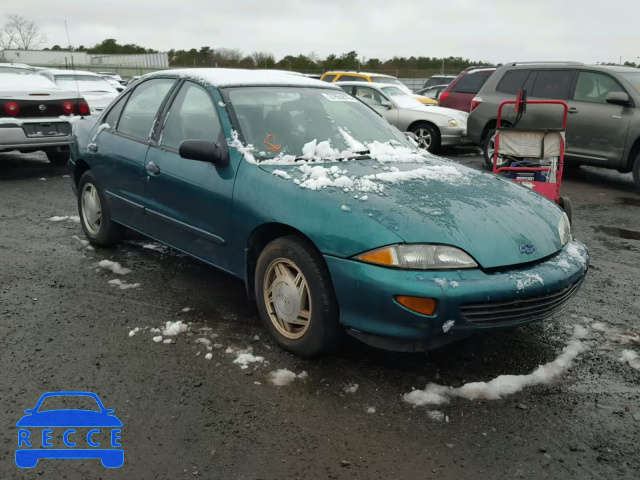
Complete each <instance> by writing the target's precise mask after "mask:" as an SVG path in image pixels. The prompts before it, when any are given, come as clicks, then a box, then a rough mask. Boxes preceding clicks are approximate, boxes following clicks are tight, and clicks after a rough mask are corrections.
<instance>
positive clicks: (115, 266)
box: [97, 260, 131, 275]
mask: <svg viewBox="0 0 640 480" xmlns="http://www.w3.org/2000/svg"><path fill="white" fill-rule="evenodd" d="M97 266H98V267H100V268H104V269H106V270H111V271H112V272H113V273H115V274H116V275H127V274H129V273H131V269H129V268H124V267H123V266H122V265H120V264H119V263H118V262H112V261H111V260H100V261H99V262H98V263H97Z"/></svg>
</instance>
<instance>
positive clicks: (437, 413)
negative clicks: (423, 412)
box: [427, 410, 444, 422]
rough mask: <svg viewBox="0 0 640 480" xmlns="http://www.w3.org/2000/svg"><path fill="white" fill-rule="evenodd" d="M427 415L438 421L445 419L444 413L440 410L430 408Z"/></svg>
mask: <svg viewBox="0 0 640 480" xmlns="http://www.w3.org/2000/svg"><path fill="white" fill-rule="evenodd" d="M427 415H428V416H429V418H430V419H431V420H435V421H436V422H441V421H443V420H444V413H442V412H441V411H439V410H429V411H428V412H427Z"/></svg>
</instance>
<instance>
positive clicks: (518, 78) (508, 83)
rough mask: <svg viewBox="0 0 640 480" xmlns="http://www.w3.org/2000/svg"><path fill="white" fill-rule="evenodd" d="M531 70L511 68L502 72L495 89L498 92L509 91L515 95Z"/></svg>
mask: <svg viewBox="0 0 640 480" xmlns="http://www.w3.org/2000/svg"><path fill="white" fill-rule="evenodd" d="M530 72H531V70H511V71H509V72H507V73H505V74H504V77H502V80H500V83H499V84H498V88H497V90H498V91H499V92H500V93H510V94H513V95H515V94H516V93H518V90H521V89H522V87H523V86H524V82H525V81H526V80H527V77H528V76H529V73H530Z"/></svg>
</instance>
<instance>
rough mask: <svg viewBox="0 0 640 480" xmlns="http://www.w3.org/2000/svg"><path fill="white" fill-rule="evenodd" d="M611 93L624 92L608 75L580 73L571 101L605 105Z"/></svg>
mask: <svg viewBox="0 0 640 480" xmlns="http://www.w3.org/2000/svg"><path fill="white" fill-rule="evenodd" d="M611 92H624V93H626V92H625V90H624V89H623V88H622V87H621V86H620V84H619V83H618V82H617V81H615V80H614V79H613V78H611V77H610V76H609V75H605V74H603V73H596V72H580V73H579V74H578V82H577V83H576V90H575V92H574V94H573V99H574V100H578V101H580V102H590V103H603V104H605V103H607V102H606V100H605V99H606V98H607V95H608V94H609V93H611Z"/></svg>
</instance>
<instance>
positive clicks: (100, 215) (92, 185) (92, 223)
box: [78, 170, 124, 247]
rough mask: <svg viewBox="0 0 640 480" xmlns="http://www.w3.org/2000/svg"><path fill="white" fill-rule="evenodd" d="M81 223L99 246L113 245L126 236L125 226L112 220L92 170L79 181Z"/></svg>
mask: <svg viewBox="0 0 640 480" xmlns="http://www.w3.org/2000/svg"><path fill="white" fill-rule="evenodd" d="M78 212H79V213H80V224H81V225H82V230H83V231H84V234H85V235H86V237H87V239H89V242H90V243H91V244H93V245H97V246H99V247H113V246H115V245H116V244H117V243H118V242H119V241H120V240H122V238H123V237H124V227H123V226H122V225H120V224H119V223H115V222H114V221H113V220H111V212H110V211H109V205H108V204H107V201H106V199H105V196H104V193H103V192H102V190H101V189H100V187H99V186H98V184H97V182H96V178H95V175H94V174H93V172H92V171H91V170H87V171H86V172H84V174H83V175H82V177H80V182H79V183H78Z"/></svg>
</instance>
